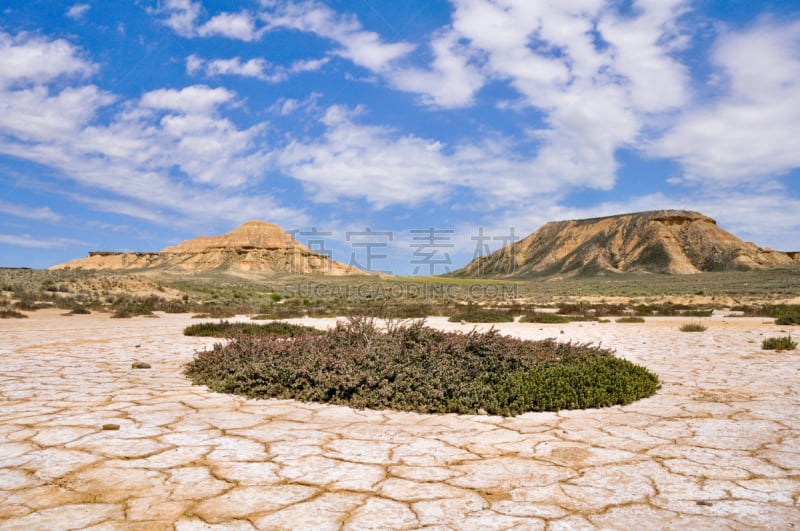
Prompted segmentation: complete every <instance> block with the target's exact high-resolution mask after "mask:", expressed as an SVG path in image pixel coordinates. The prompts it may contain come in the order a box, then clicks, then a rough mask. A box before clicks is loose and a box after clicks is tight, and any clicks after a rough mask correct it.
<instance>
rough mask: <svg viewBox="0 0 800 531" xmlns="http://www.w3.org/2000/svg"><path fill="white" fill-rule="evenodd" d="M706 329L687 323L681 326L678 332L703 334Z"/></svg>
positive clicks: (699, 325)
mask: <svg viewBox="0 0 800 531" xmlns="http://www.w3.org/2000/svg"><path fill="white" fill-rule="evenodd" d="M706 330H707V328H706V327H705V326H703V325H701V324H697V323H687V324H685V325H681V328H680V331H681V332H705V331H706Z"/></svg>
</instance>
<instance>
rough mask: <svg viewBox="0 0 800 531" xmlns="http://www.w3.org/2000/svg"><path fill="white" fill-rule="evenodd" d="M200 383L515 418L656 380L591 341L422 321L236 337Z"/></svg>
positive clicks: (196, 367) (194, 369)
mask: <svg viewBox="0 0 800 531" xmlns="http://www.w3.org/2000/svg"><path fill="white" fill-rule="evenodd" d="M185 374H186V375H187V376H188V377H189V378H190V379H191V380H192V381H193V382H194V383H196V384H202V385H207V386H208V387H209V388H210V389H212V390H214V391H218V392H226V393H235V394H240V395H244V396H248V397H255V398H266V397H275V398H292V399H296V400H302V401H313V402H324V403H332V404H342V405H348V406H351V407H355V408H372V409H395V410H402V411H418V412H423V413H466V414H475V413H479V412H486V413H490V414H498V415H506V416H512V415H518V414H520V413H524V412H526V411H556V410H559V409H577V408H592V407H605V406H611V405H615V404H627V403H630V402H633V401H635V400H638V399H640V398H643V397H646V396H650V395H652V394H653V393H655V392H656V390H657V389H658V387H659V383H658V377H657V376H656V375H655V374H653V373H651V372H650V371H648V370H647V369H645V368H644V367H641V366H638V365H635V364H633V363H631V362H628V361H626V360H623V359H619V358H616V357H614V356H613V353H612V352H611V351H609V350H606V349H602V348H599V347H595V346H591V345H576V344H570V343H558V342H556V341H555V340H545V341H525V340H521V339H515V338H512V337H508V336H503V335H500V334H499V333H498V332H497V331H495V330H492V331H489V332H486V333H480V332H477V331H474V330H473V331H472V332H469V333H455V332H442V331H438V330H435V329H432V328H429V327H427V326H425V323H424V321H421V320H418V321H414V322H411V323H398V322H394V323H392V322H390V323H389V324H388V327H387V330H385V331H384V330H382V329H380V328H379V327H378V326H377V324H376V323H375V321H373V320H372V319H368V318H363V317H362V318H352V319H350V320H349V321H348V322H339V323H338V324H337V326H336V327H335V328H334V329H331V330H328V331H326V332H325V333H323V334H321V335H312V334H303V335H299V336H295V337H292V338H289V339H284V338H277V337H272V336H264V335H256V336H240V337H236V338H235V339H233V340H232V341H230V342H228V343H225V344H216V345H214V347H213V348H212V349H211V350H208V351H205V352H201V353H199V354H198V355H197V356H196V357H195V359H194V360H193V361H192V362H190V363H189V364H188V365H187V366H186V368H185Z"/></svg>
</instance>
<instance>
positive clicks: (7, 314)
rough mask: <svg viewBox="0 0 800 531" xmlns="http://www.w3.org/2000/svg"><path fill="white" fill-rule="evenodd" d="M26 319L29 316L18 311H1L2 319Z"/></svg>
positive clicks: (0, 317) (0, 316)
mask: <svg viewBox="0 0 800 531" xmlns="http://www.w3.org/2000/svg"><path fill="white" fill-rule="evenodd" d="M26 317H28V316H27V315H25V314H24V313H22V312H18V311H16V310H5V309H4V310H0V319H25V318H26Z"/></svg>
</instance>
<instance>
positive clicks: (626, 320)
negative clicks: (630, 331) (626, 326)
mask: <svg viewBox="0 0 800 531" xmlns="http://www.w3.org/2000/svg"><path fill="white" fill-rule="evenodd" d="M617 322H618V323H643V322H644V317H639V316H629V317H620V318H619V319H617Z"/></svg>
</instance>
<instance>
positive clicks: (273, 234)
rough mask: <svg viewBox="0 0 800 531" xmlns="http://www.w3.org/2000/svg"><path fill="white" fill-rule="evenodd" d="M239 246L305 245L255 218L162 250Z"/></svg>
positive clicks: (298, 247)
mask: <svg viewBox="0 0 800 531" xmlns="http://www.w3.org/2000/svg"><path fill="white" fill-rule="evenodd" d="M238 248H241V249H298V250H299V249H300V248H304V246H303V245H302V244H300V243H299V242H297V241H296V240H295V239H294V238H292V236H291V235H290V234H289V233H287V232H286V231H284V230H283V229H282V228H280V227H279V226H277V225H274V224H272V223H267V222H266V221H256V220H253V221H248V222H247V223H245V224H244V225H241V226H240V227H237V228H236V229H234V230H232V231H230V232H228V233H226V234H223V235H221V236H198V237H197V238H194V239H191V240H187V241H185V242H182V243H180V244H178V245H174V246H172V247H165V248H164V249H162V250H161V252H162V253H198V252H207V251H210V250H219V249H238Z"/></svg>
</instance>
